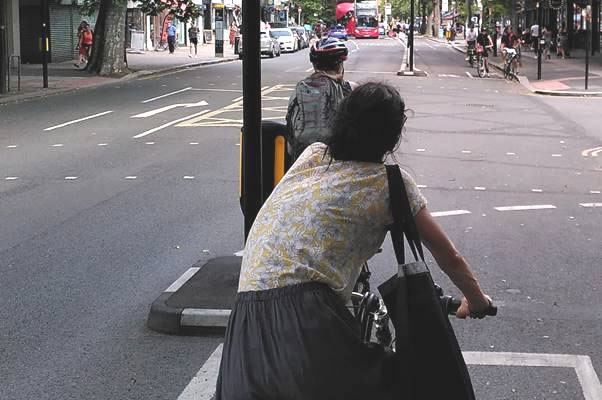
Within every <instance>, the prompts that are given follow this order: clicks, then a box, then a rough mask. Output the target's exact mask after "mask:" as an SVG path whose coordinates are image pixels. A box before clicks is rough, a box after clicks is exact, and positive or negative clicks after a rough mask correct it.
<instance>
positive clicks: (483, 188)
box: [474, 186, 487, 190]
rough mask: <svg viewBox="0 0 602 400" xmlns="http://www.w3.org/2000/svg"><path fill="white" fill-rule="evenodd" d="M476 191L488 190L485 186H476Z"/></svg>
mask: <svg viewBox="0 0 602 400" xmlns="http://www.w3.org/2000/svg"><path fill="white" fill-rule="evenodd" d="M474 190H487V188H485V187H483V186H475V187H474Z"/></svg>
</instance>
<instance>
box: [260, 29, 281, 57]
mask: <svg viewBox="0 0 602 400" xmlns="http://www.w3.org/2000/svg"><path fill="white" fill-rule="evenodd" d="M259 46H260V50H261V54H267V55H269V56H270V58H274V57H279V56H280V43H278V40H277V39H276V38H275V37H274V35H272V32H261V33H260V35H259Z"/></svg>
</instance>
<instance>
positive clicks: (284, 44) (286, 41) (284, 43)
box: [270, 28, 299, 52]
mask: <svg viewBox="0 0 602 400" xmlns="http://www.w3.org/2000/svg"><path fill="white" fill-rule="evenodd" d="M270 32H271V33H272V35H273V36H274V37H275V38H276V40H278V43H280V50H282V51H290V52H295V51H297V50H299V44H298V40H297V35H295V34H294V33H293V31H292V30H291V29H290V28H272V29H271V30H270Z"/></svg>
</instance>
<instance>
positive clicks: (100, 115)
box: [44, 110, 113, 131]
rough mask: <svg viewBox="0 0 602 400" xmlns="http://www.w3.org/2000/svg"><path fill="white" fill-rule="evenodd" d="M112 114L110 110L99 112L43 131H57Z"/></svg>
mask: <svg viewBox="0 0 602 400" xmlns="http://www.w3.org/2000/svg"><path fill="white" fill-rule="evenodd" d="M112 112H113V111H112V110H110V111H104V112H101V113H98V114H94V115H89V116H87V117H83V118H78V119H74V120H73V121H68V122H64V123H62V124H60V125H55V126H51V127H50V128H45V129H44V130H45V131H52V130H55V129H58V128H62V127H65V126H68V125H73V124H77V123H78V122H82V121H86V120H89V119H92V118H97V117H102V116H103V115H107V114H110V113H112Z"/></svg>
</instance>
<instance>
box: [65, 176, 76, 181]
mask: <svg viewBox="0 0 602 400" xmlns="http://www.w3.org/2000/svg"><path fill="white" fill-rule="evenodd" d="M76 179H77V176H66V177H65V180H66V181H74V180H76Z"/></svg>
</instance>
